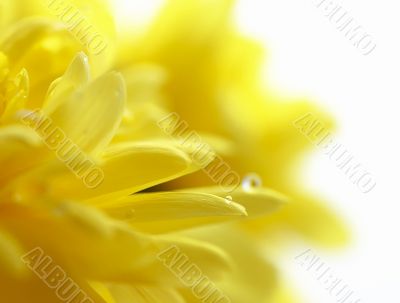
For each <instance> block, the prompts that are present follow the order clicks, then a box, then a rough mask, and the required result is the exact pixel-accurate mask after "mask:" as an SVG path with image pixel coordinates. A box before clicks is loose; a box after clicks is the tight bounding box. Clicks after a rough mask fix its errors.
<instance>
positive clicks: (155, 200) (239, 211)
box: [98, 191, 246, 233]
mask: <svg viewBox="0 0 400 303" xmlns="http://www.w3.org/2000/svg"><path fill="white" fill-rule="evenodd" d="M98 206H99V207H101V209H103V210H104V211H106V212H107V213H108V214H110V215H111V216H113V217H115V218H117V219H120V220H123V221H127V222H129V223H130V224H131V225H132V226H133V227H134V228H135V229H138V230H141V231H144V232H152V233H165V232H171V231H174V230H179V229H185V228H191V227H196V226H201V225H206V224H212V223H218V222H224V221H228V220H234V219H235V218H236V219H237V217H243V216H246V210H245V209H244V207H242V206H241V205H239V204H237V203H235V202H232V201H230V200H227V199H223V198H220V197H217V196H214V195H210V194H203V193H191V192H190V191H188V192H187V193H175V192H160V193H145V194H134V195H131V196H129V197H126V198H123V199H121V200H118V201H115V202H114V201H113V202H111V201H109V202H106V204H102V205H98Z"/></svg>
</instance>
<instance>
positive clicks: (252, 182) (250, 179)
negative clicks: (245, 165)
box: [242, 173, 262, 191]
mask: <svg viewBox="0 0 400 303" xmlns="http://www.w3.org/2000/svg"><path fill="white" fill-rule="evenodd" d="M261 186H262V180H261V178H260V176H259V175H257V174H256V173H250V174H247V175H246V176H245V177H244V178H243V181H242V187H243V189H244V190H245V191H251V190H253V189H255V188H258V187H261Z"/></svg>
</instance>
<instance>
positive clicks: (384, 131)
mask: <svg viewBox="0 0 400 303" xmlns="http://www.w3.org/2000/svg"><path fill="white" fill-rule="evenodd" d="M188 1H190V0H188ZM215 1H218V0H215ZM315 1H316V0H240V1H239V6H238V7H237V19H238V22H239V24H240V26H241V28H242V29H243V31H245V32H246V33H248V34H250V35H252V36H254V37H257V38H259V39H260V40H261V41H263V42H264V43H265V45H266V46H267V49H268V61H267V66H268V69H266V72H265V75H266V80H267V81H268V83H269V86H271V87H273V88H274V89H275V90H277V91H280V92H282V93H285V94H287V95H288V96H297V97H298V96H307V97H309V99H311V100H318V102H319V104H320V105H321V106H322V107H324V108H326V109H327V110H328V111H329V112H330V113H332V115H333V116H334V117H335V119H336V121H337V122H338V125H339V131H338V133H337V134H336V137H335V138H336V141H337V142H340V143H342V144H343V145H344V146H345V147H346V148H347V149H348V150H349V151H351V152H352V153H353V154H354V155H355V157H356V159H357V160H358V161H359V162H361V163H362V164H363V166H364V167H365V168H366V169H367V170H368V171H369V172H370V173H371V174H373V176H374V177H375V179H376V180H377V186H376V188H374V189H373V190H372V191H371V192H370V193H368V194H363V193H361V192H360V191H359V189H358V188H357V187H355V186H354V185H353V184H352V183H351V182H350V181H349V180H348V178H347V177H346V176H345V175H344V174H343V172H342V171H340V170H339V169H338V168H337V167H336V165H335V163H334V162H332V161H331V160H329V159H328V158H327V157H326V156H325V155H324V154H323V152H322V151H321V150H318V149H316V151H315V154H314V155H313V157H312V161H311V162H310V163H309V165H308V170H307V171H305V172H304V173H305V177H306V178H307V179H308V180H309V182H308V184H309V187H310V189H312V190H313V191H315V192H317V193H321V194H322V195H323V196H325V197H327V198H328V200H330V201H334V202H332V206H333V207H334V208H335V209H337V210H338V212H339V213H340V214H341V215H342V216H343V217H344V218H345V219H346V221H347V223H348V224H349V225H350V228H351V229H352V231H353V234H354V239H355V241H354V244H353V246H352V247H350V248H349V249H347V250H345V251H342V252H340V253H337V254H328V253H327V252H323V251H321V252H318V251H316V252H318V253H319V254H320V256H321V257H322V258H323V259H324V261H325V262H327V263H328V264H329V265H330V266H331V267H332V269H333V270H334V272H335V273H337V275H338V276H339V277H340V278H342V279H343V280H344V281H345V282H347V283H348V285H349V287H350V288H351V289H353V290H354V292H355V294H354V298H353V299H355V298H356V297H360V298H361V299H362V300H361V302H367V303H375V302H400V294H399V292H398V287H399V282H400V278H399V273H400V262H399V260H398V257H399V255H400V248H399V245H398V242H399V236H398V231H399V230H400V207H399V204H398V203H399V201H400V199H399V194H398V192H397V188H399V187H400V185H399V184H398V183H399V179H398V172H399V171H400V167H399V160H398V155H399V152H400V151H399V144H398V140H399V135H398V133H397V132H398V131H399V130H400V127H399V114H400V111H399V107H398V103H399V100H400V90H399V87H400V85H399V84H398V81H399V80H400V77H399V71H400V42H399V41H400V35H399V34H398V31H399V30H400V18H399V13H398V11H399V8H400V7H399V6H400V5H399V2H398V1H393V0H392V1H390V0H379V1H378V0H374V1H361V0H348V1H339V2H335V3H339V4H341V6H342V7H343V9H344V10H346V11H348V13H349V14H350V15H351V16H352V17H353V18H354V19H355V21H357V23H359V24H360V25H362V27H363V28H364V29H365V31H366V32H367V33H368V34H370V35H371V36H372V37H373V40H374V42H375V43H376V44H377V47H376V49H375V50H374V51H373V52H372V53H371V54H370V55H368V56H363V55H362V53H361V52H360V51H359V50H358V49H356V48H355V47H354V46H353V45H352V43H351V42H349V41H348V39H347V38H346V37H345V36H344V34H343V33H342V32H340V31H338V30H337V29H336V28H335V26H334V25H333V24H332V23H331V22H330V21H329V20H328V19H327V17H325V16H324V11H323V10H322V9H321V8H323V7H324V6H323V5H322V7H321V8H319V9H318V8H317V7H316V6H315ZM120 2H121V3H122V2H124V3H125V4H124V6H121V7H123V9H121V10H120V19H123V18H124V17H125V18H126V19H130V20H133V19H134V18H133V16H132V14H133V11H135V12H138V10H140V11H141V14H143V13H145V12H147V13H150V12H152V9H151V8H152V4H153V3H157V2H161V1H150V0H129V1H123V0H121V1H120ZM326 2H329V1H326ZM137 20H138V19H136V21H137ZM307 248H308V247H305V248H304V250H305V249H307ZM300 252H301V251H299V253H300ZM282 261H283V262H282V266H283V267H284V268H285V269H286V272H287V276H288V278H290V279H293V284H294V285H297V286H298V289H300V290H301V292H302V295H304V297H305V298H306V302H310V303H321V302H324V303H325V302H327V303H329V302H332V303H334V302H336V300H335V298H334V297H331V296H329V294H328V293H327V292H325V291H324V289H323V287H322V285H321V283H320V282H318V281H316V280H315V278H314V277H313V276H311V275H310V274H309V273H308V272H306V271H305V270H304V269H303V268H302V267H300V266H298V265H297V264H296V263H295V262H293V260H292V258H289V257H288V258H287V259H286V260H282ZM351 302H352V301H351ZM351 302H350V301H348V302H346V303H351Z"/></svg>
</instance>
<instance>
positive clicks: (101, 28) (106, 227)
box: [0, 0, 347, 303]
mask: <svg viewBox="0 0 400 303" xmlns="http://www.w3.org/2000/svg"><path fill="white" fill-rule="evenodd" d="M233 3H234V1H229V0H221V1H218V2H215V1H200V0H192V1H186V0H179V1H171V2H170V3H168V5H167V6H166V8H165V9H164V11H163V12H162V13H161V15H160V16H159V17H158V18H157V19H156V20H155V22H154V23H153V24H152V25H151V26H150V28H149V30H148V32H146V33H145V35H143V36H140V37H137V36H131V37H129V40H123V41H115V39H116V35H115V28H114V24H113V16H112V15H111V13H110V10H109V8H110V6H109V5H108V3H106V1H100V0H98V1H96V0H84V1H82V0H80V1H77V0H73V1H69V2H67V1H57V0H53V1H49V2H47V3H46V2H45V4H43V1H39V0H33V1H28V0H23V1H19V2H18V4H16V2H15V1H12V0H5V1H3V4H2V9H4V11H5V12H7V13H6V14H4V15H6V16H7V18H2V19H1V21H0V31H1V35H0V142H1V150H0V165H1V167H2V170H1V171H0V268H1V270H0V283H1V285H3V286H4V291H2V294H1V298H2V299H3V300H4V301H5V302H11V303H13V302H18V303H19V302H57V301H59V300H61V301H65V302H68V301H69V302H70V303H73V302H75V301H77V302H78V301H79V302H80V301H84V300H85V298H86V299H87V301H88V302H91V301H93V302H107V303H126V302H143V303H145V302H149V303H150V302H159V303H165V302H168V303H169V302H201V301H202V300H203V301H204V300H205V299H207V297H208V296H210V298H208V299H207V300H208V301H212V296H217V297H216V298H215V301H217V300H218V296H219V298H220V301H219V303H223V302H233V303H239V302H246V303H247V302H257V303H259V302H291V301H292V299H291V298H290V297H289V296H290V294H289V293H288V291H287V290H286V289H287V288H288V287H287V286H283V285H282V283H281V282H280V279H279V273H278V270H277V269H276V267H275V265H274V260H273V254H272V252H271V251H273V250H274V247H268V248H267V251H269V252H270V254H269V255H268V259H267V258H266V257H265V255H264V254H263V250H265V247H264V240H265V237H264V236H270V238H271V239H272V237H273V236H274V235H276V232H281V231H284V230H287V229H289V230H292V231H294V232H297V233H299V234H301V235H303V236H305V238H307V239H309V240H313V241H315V242H316V243H321V244H327V245H337V244H341V243H342V242H344V240H345V239H346V236H347V234H346V232H345V230H344V228H343V226H342V224H341V222H340V220H339V219H337V218H336V217H335V216H333V215H332V214H331V212H330V211H329V210H327V209H326V208H325V207H324V206H323V205H322V204H320V203H319V202H316V201H317V200H316V199H315V198H314V197H312V196H310V195H309V194H308V193H306V192H305V191H303V190H302V184H298V182H297V181H296V180H295V179H294V177H293V176H295V170H294V169H296V165H295V164H296V162H297V161H298V159H299V158H300V156H301V155H302V154H303V151H304V150H305V149H306V147H307V141H306V139H305V138H302V137H301V135H299V134H298V133H297V131H296V129H295V128H294V127H293V126H292V122H293V121H294V120H295V119H297V118H298V117H299V116H301V115H303V114H304V113H306V112H308V111H313V112H315V113H316V114H318V115H319V116H320V118H321V120H323V121H325V122H326V123H327V124H329V125H330V124H331V122H330V119H329V118H328V117H327V116H326V115H325V114H323V113H322V112H320V111H319V110H316V109H315V108H314V107H313V106H312V105H310V104H309V103H308V102H302V103H294V104H290V103H286V104H284V103H282V102H281V100H279V98H278V97H276V96H271V95H269V94H268V93H266V92H264V90H263V89H262V87H261V83H260V81H259V76H258V68H259V66H260V59H261V57H262V56H261V54H262V49H261V47H260V46H259V45H258V44H257V43H254V42H253V41H251V40H249V39H247V38H246V37H243V36H242V35H240V34H239V33H238V32H237V30H236V29H235V28H234V25H233V22H232V21H231V8H232V6H233ZM74 14H75V15H74ZM73 15H74V16H75V17H72V16H73ZM77 16H78V17H77ZM79 16H81V17H82V18H84V21H82V22H87V24H89V26H91V27H92V28H93V29H95V30H96V32H98V33H99V35H98V36H96V35H97V34H96V33H93V32H92V33H90V34H89V33H88V34H87V35H85V36H82V35H81V34H79V33H80V31H79V29H78V30H76V29H77V26H78V23H77V20H79V19H74V18H79ZM82 20H83V19H82ZM90 35H92V37H91V38H92V39H91V40H90V38H88V37H90ZM94 37H100V38H99V40H98V41H99V43H103V44H102V45H103V46H105V47H104V48H101V49H100V50H101V52H100V51H99V52H97V51H95V49H94V48H93V47H91V45H92V44H91V42H90V41H92V42H93V41H94V40H95V38H94ZM101 39H102V40H101ZM124 39H126V36H124ZM130 39H131V40H130ZM92 46H93V45H92ZM83 52H86V53H87V55H85V54H84V53H83ZM112 66H113V67H114V68H115V69H117V70H119V71H121V73H118V72H109V69H110V67H112ZM170 112H177V113H178V114H179V116H180V117H182V119H184V121H187V122H188V125H189V126H190V128H191V129H192V130H193V131H196V132H197V133H198V134H200V136H201V138H204V140H205V141H207V142H208V143H209V144H210V145H211V146H212V147H213V149H215V151H216V153H217V158H218V157H219V156H222V157H223V158H224V159H226V161H227V163H229V165H230V166H231V167H232V168H233V170H234V171H235V172H236V171H237V172H238V173H240V174H241V175H243V176H244V175H245V174H247V173H248V172H257V174H258V175H260V177H261V178H262V180H263V183H264V185H266V186H264V187H261V186H260V187H257V188H256V187H254V188H251V189H250V190H249V189H248V188H237V189H236V190H235V191H233V192H232V193H229V195H230V196H231V197H229V196H228V197H227V195H228V194H227V193H226V192H224V191H223V190H222V189H221V188H219V187H218V186H217V184H213V183H212V182H211V181H210V180H209V179H207V176H206V175H205V174H204V172H203V171H201V169H202V168H203V169H204V166H206V165H207V164H210V163H213V161H216V160H214V157H215V153H212V152H210V153H206V154H205V158H203V162H202V164H201V165H200V164H199V163H198V161H196V159H195V158H194V157H193V154H194V153H195V152H196V145H195V144H182V142H181V141H179V140H174V139H173V138H170V137H169V136H168V134H166V133H164V132H163V130H162V129H161V128H160V126H159V121H160V120H162V119H163V118H165V117H166V116H167V115H168V113H170ZM268 188H273V189H274V190H279V191H280V192H282V193H284V194H285V195H286V196H288V197H289V199H290V200H291V202H290V203H288V204H286V203H285V202H286V200H287V199H286V198H285V197H284V196H282V195H280V194H278V193H276V192H275V191H273V190H270V189H268ZM163 189H164V190H165V191H163ZM282 205H283V206H284V207H282V208H281V209H280V206H282ZM272 212H275V214H271V213H272ZM249 231H251V233H249ZM254 234H257V235H259V237H258V238H257V240H255V239H256V238H255V237H254ZM269 243H270V245H272V243H274V244H273V245H276V244H278V243H275V242H272V241H270V242H269ZM160 254H161V255H160ZM23 255H25V256H24V257H23V258H22V260H21V256H23ZM160 256H161V257H160ZM46 258H47V259H48V258H50V259H51V260H52V262H51V266H47V267H46V266H43V263H42V262H44V261H45V260H46ZM181 259H183V260H185V259H186V261H187V262H189V263H190V264H192V265H193V266H192V267H191V268H192V270H193V268H194V271H190V272H187V273H185V274H184V275H179V274H178V273H177V272H176V268H175V269H174V268H173V267H169V265H171V262H172V261H171V260H173V261H174V262H175V261H176V260H178V261H179V260H181ZM178 261H177V262H178ZM174 262H172V263H174ZM187 262H186V263H184V264H188V263H187ZM24 263H26V264H24ZM178 263H179V262H178ZM41 264H42V265H41ZM196 268H197V269H196ZM52 270H54V271H53V272H52ZM174 270H175V272H174ZM190 275H192V277H191V276H190ZM194 276H196V277H197V279H198V281H206V282H209V285H211V286H209V287H208V288H204V289H203V299H201V298H200V295H199V292H200V289H199V287H200V286H199V285H200V284H199V285H197V286H198V287H197V288H196V287H195V286H194V284H193V285H192V286H193V287H188V285H186V284H190V283H189V282H190V281H189V280H190V279H194ZM68 279H69V280H68ZM67 280H68V281H69V283H70V285H73V286H76V287H77V288H76V289H77V292H75V293H71V292H68V291H66V289H65V285H67ZM64 282H65V283H66V284H65V285H64V284H63V283H64ZM192 282H193V281H192ZM185 283H186V284H185ZM193 283H194V282H193ZM63 285H64V289H63ZM71 287H72V286H71ZM62 290H64V291H62ZM74 296H75V297H74ZM196 297H197V298H196ZM71 300H72V301H71ZM227 300H228V301H227Z"/></svg>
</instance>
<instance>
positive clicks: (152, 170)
mask: <svg viewBox="0 0 400 303" xmlns="http://www.w3.org/2000/svg"><path fill="white" fill-rule="evenodd" d="M98 167H99V168H100V169H101V170H102V172H103V173H104V180H103V182H102V183H101V184H100V185H99V186H98V187H96V188H91V189H89V188H87V187H86V186H85V184H84V183H83V182H82V180H81V179H78V178H77V177H76V176H75V175H74V174H72V173H70V172H66V173H64V174H61V175H59V176H57V175H55V176H52V178H51V179H49V180H47V182H49V187H51V188H53V189H52V190H53V191H54V194H55V195H59V196H60V197H75V198H84V199H90V198H92V199H93V201H90V202H89V203H93V204H98V203H101V202H102V201H107V200H110V199H116V198H120V197H123V196H126V195H129V194H131V193H134V192H138V191H141V190H143V189H146V188H149V187H152V186H155V185H158V184H161V183H164V182H167V181H169V180H172V179H175V178H178V177H180V176H182V175H186V174H188V173H190V172H192V171H194V170H197V169H199V168H198V167H196V166H195V165H194V164H193V162H192V160H191V159H190V158H189V157H188V155H187V154H186V153H185V152H184V151H182V150H180V149H178V148H176V147H174V146H171V145H169V144H165V143H160V142H151V141H150V142H138V143H131V144H119V145H114V146H111V147H110V148H109V149H107V150H106V151H105V152H104V154H103V155H102V158H101V159H100V161H99V164H98Z"/></svg>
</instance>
